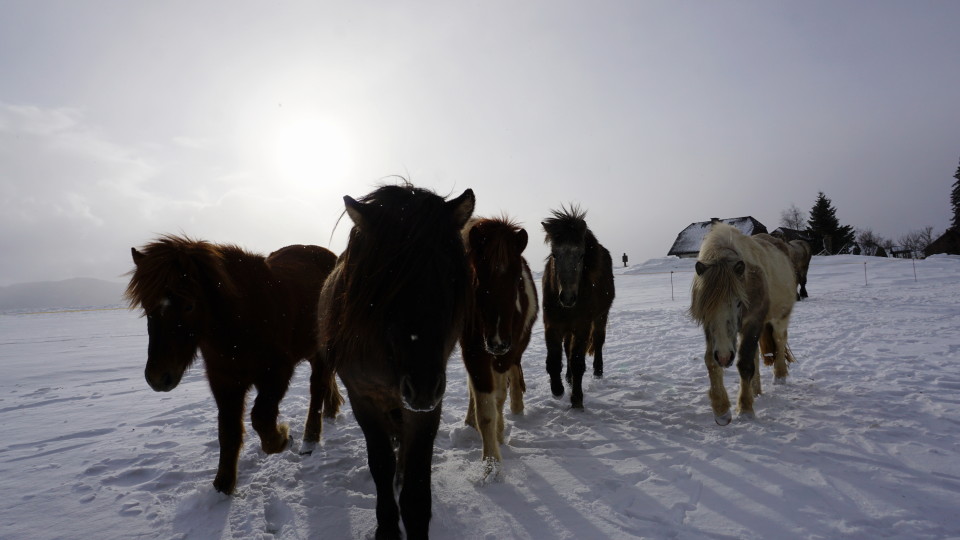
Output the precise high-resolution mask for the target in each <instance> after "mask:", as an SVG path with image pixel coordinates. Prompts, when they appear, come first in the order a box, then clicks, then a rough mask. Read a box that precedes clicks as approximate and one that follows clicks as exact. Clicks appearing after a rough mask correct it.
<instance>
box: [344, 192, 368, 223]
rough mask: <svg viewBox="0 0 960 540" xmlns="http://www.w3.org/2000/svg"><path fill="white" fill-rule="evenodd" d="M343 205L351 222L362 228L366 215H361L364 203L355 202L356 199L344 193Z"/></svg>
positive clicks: (364, 208)
mask: <svg viewBox="0 0 960 540" xmlns="http://www.w3.org/2000/svg"><path fill="white" fill-rule="evenodd" d="M343 205H344V206H345V207H346V208H347V215H348V216H350V220H351V221H353V224H354V225H356V226H357V227H359V228H361V229H362V228H363V227H364V224H365V223H366V217H365V216H364V215H363V214H364V211H365V210H366V207H365V206H364V204H363V203H361V202H357V200H356V199H354V198H353V197H351V196H349V195H344V196H343Z"/></svg>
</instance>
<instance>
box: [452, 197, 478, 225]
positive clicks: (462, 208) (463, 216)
mask: <svg viewBox="0 0 960 540" xmlns="http://www.w3.org/2000/svg"><path fill="white" fill-rule="evenodd" d="M444 204H445V205H446V207H447V209H449V210H450V211H451V212H452V213H453V222H454V223H455V224H456V226H457V230H460V229H462V228H463V226H464V225H466V224H467V221H469V220H470V216H472V215H473V207H474V206H475V205H476V204H477V199H476V197H474V196H473V190H472V189H467V190H466V191H464V192H463V194H461V195H460V196H459V197H457V198H456V199H453V200H452V201H447V202H446V203H444Z"/></svg>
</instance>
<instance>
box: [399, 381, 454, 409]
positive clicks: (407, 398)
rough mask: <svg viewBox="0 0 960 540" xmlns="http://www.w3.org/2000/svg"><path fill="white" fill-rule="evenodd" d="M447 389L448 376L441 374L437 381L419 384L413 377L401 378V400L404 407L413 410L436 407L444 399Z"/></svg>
mask: <svg viewBox="0 0 960 540" xmlns="http://www.w3.org/2000/svg"><path fill="white" fill-rule="evenodd" d="M446 390H447V377H446V375H445V374H440V376H439V377H437V379H436V381H435V382H433V383H432V384H431V383H426V382H425V381H420V384H417V383H416V382H415V381H414V380H413V377H410V376H409V375H406V376H404V377H403V378H402V379H401V380H400V401H401V402H402V403H403V408H404V409H407V410H408V411H413V412H430V411H432V410H434V409H436V408H437V407H438V406H439V405H440V403H441V402H442V401H443V394H444V392H446Z"/></svg>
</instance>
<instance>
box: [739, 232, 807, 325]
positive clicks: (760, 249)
mask: <svg viewBox="0 0 960 540" xmlns="http://www.w3.org/2000/svg"><path fill="white" fill-rule="evenodd" d="M745 238H748V239H750V240H751V241H752V243H753V244H754V246H756V247H754V248H753V249H752V250H751V251H752V255H753V257H752V258H753V264H755V265H756V266H759V267H760V268H761V269H762V274H763V279H764V281H765V289H766V293H767V297H768V299H769V302H770V304H769V305H770V309H769V315H768V316H767V320H771V319H780V318H784V317H787V318H788V317H789V315H790V312H791V311H792V309H793V304H794V302H796V295H797V274H796V271H795V270H794V267H793V262H792V261H791V260H790V250H789V248H788V247H787V244H786V243H785V242H784V241H782V240H780V239H778V238H775V237H772V236H769V235H766V234H760V235H755V236H752V237H745Z"/></svg>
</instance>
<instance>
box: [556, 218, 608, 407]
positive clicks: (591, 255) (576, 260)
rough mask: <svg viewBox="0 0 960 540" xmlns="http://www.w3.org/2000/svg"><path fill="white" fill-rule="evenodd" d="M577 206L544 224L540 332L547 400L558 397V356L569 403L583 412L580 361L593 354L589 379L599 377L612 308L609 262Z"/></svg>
mask: <svg viewBox="0 0 960 540" xmlns="http://www.w3.org/2000/svg"><path fill="white" fill-rule="evenodd" d="M585 217H586V212H584V211H582V210H580V208H579V207H578V206H571V207H570V208H566V207H561V209H560V210H553V211H552V217H550V218H547V219H546V220H544V221H543V222H542V223H541V225H543V230H544V231H546V233H547V236H546V242H547V243H549V244H550V256H549V257H547V264H546V267H545V268H544V270H543V329H544V333H545V338H546V342H547V373H548V374H549V375H550V390H551V391H552V392H553V395H554V396H556V397H560V396H562V395H563V391H564V388H563V381H562V380H561V378H560V372H561V371H562V369H563V353H564V352H565V353H566V355H567V375H566V378H567V382H568V383H570V385H571V387H572V389H571V392H570V402H571V404H572V405H573V407H574V408H575V409H582V408H583V384H582V381H583V374H584V372H585V371H586V369H587V368H586V355H587V354H593V375H594V377H602V376H603V343H604V341H605V340H606V336H607V314H608V313H609V312H610V306H611V305H612V304H613V297H614V287H613V262H612V260H611V259H610V252H609V251H607V249H606V248H605V247H603V246H602V245H600V243H599V242H597V238H596V236H594V235H593V232H591V231H590V229H589V228H588V227H587V222H586V221H585V220H584V218H585Z"/></svg>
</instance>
